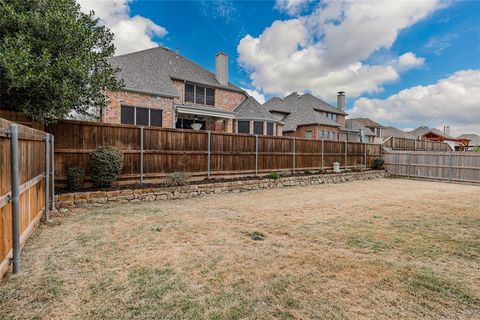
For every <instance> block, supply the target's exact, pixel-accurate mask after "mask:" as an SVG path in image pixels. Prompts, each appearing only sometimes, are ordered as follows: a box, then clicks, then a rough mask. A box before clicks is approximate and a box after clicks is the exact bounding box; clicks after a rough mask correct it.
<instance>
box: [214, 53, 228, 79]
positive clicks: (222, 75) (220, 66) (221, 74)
mask: <svg viewBox="0 0 480 320" xmlns="http://www.w3.org/2000/svg"><path fill="white" fill-rule="evenodd" d="M215 78H217V81H218V82H219V83H220V84H221V85H222V86H227V85H228V55H227V54H226V53H224V52H219V53H217V55H216V56H215Z"/></svg>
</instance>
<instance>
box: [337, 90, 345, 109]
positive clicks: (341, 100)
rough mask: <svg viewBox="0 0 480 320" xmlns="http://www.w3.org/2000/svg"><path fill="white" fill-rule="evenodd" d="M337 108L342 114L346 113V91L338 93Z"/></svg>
mask: <svg viewBox="0 0 480 320" xmlns="http://www.w3.org/2000/svg"><path fill="white" fill-rule="evenodd" d="M337 108H338V110H339V111H340V112H345V91H338V92H337Z"/></svg>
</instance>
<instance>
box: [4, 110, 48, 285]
mask: <svg viewBox="0 0 480 320" xmlns="http://www.w3.org/2000/svg"><path fill="white" fill-rule="evenodd" d="M45 137H46V134H45V132H42V131H39V130H36V129H32V128H28V127H25V126H22V125H19V124H14V123H13V122H10V121H7V120H4V119H1V118H0V177H1V179H0V279H1V276H3V274H4V273H5V272H6V271H7V270H8V267H9V265H10V263H11V262H13V271H14V272H18V271H19V270H20V260H19V256H20V247H21V246H23V244H24V243H25V241H26V240H27V239H28V237H29V236H30V234H31V233H32V231H33V230H34V228H35V226H36V225H37V223H38V222H39V220H40V218H41V216H42V212H44V211H48V210H45V203H46V202H47V203H48V200H49V199H48V192H47V189H46V182H47V181H48V179H45V178H46V177H48V171H46V168H47V167H48V166H46V165H45V164H46V163H47V164H48V162H46V161H45V157H44V155H45V150H47V151H48V150H49V148H48V144H47V143H46V141H45ZM50 178H51V177H50ZM47 209H48V206H47Z"/></svg>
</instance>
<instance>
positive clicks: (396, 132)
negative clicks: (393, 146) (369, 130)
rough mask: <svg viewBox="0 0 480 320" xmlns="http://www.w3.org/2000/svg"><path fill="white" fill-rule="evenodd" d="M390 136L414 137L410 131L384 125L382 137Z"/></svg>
mask: <svg viewBox="0 0 480 320" xmlns="http://www.w3.org/2000/svg"><path fill="white" fill-rule="evenodd" d="M390 137H395V138H405V139H416V137H415V136H414V135H411V134H410V133H407V132H405V131H402V130H400V129H397V128H394V127H385V128H384V129H383V138H384V139H387V138H390Z"/></svg>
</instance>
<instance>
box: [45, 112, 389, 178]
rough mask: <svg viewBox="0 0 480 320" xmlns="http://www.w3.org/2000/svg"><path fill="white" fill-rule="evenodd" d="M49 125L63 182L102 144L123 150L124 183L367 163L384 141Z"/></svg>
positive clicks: (77, 123) (58, 175) (62, 123)
mask: <svg viewBox="0 0 480 320" xmlns="http://www.w3.org/2000/svg"><path fill="white" fill-rule="evenodd" d="M48 131H49V132H50V133H52V134H53V135H54V136H55V168H56V176H55V179H56V180H57V183H58V184H59V185H63V186H65V184H66V181H67V170H68V168H70V167H74V166H81V167H83V168H85V169H88V154H89V153H90V152H92V151H93V150H95V149H96V148H98V147H101V146H113V147H115V148H118V149H119V150H121V151H122V152H123V153H124V156H125V160H124V167H123V172H122V174H121V176H120V177H119V183H121V184H126V183H136V182H145V181H147V182H155V180H157V181H158V180H161V179H162V178H165V176H166V175H168V174H169V173H172V172H175V171H184V172H190V173H192V174H193V175H194V176H199V177H211V176H212V175H215V176H227V175H233V174H258V173H266V172H271V171H293V172H295V171H298V170H309V169H320V168H324V169H329V168H332V166H333V163H334V162H339V163H340V165H341V166H342V167H350V168H352V167H356V166H367V167H368V166H371V164H372V162H373V159H374V158H376V157H379V156H381V146H380V145H375V144H363V143H350V142H348V143H346V142H340V141H320V140H305V139H294V138H289V137H274V136H263V135H245V134H232V133H221V132H208V131H193V130H177V129H165V128H155V127H139V126H132V125H114V124H105V123H96V122H84V121H72V120H62V121H59V122H58V123H56V124H54V125H50V126H49V127H48ZM87 176H88V170H87ZM86 180H87V182H88V179H86ZM87 185H88V183H87V184H86V185H85V186H87Z"/></svg>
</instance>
